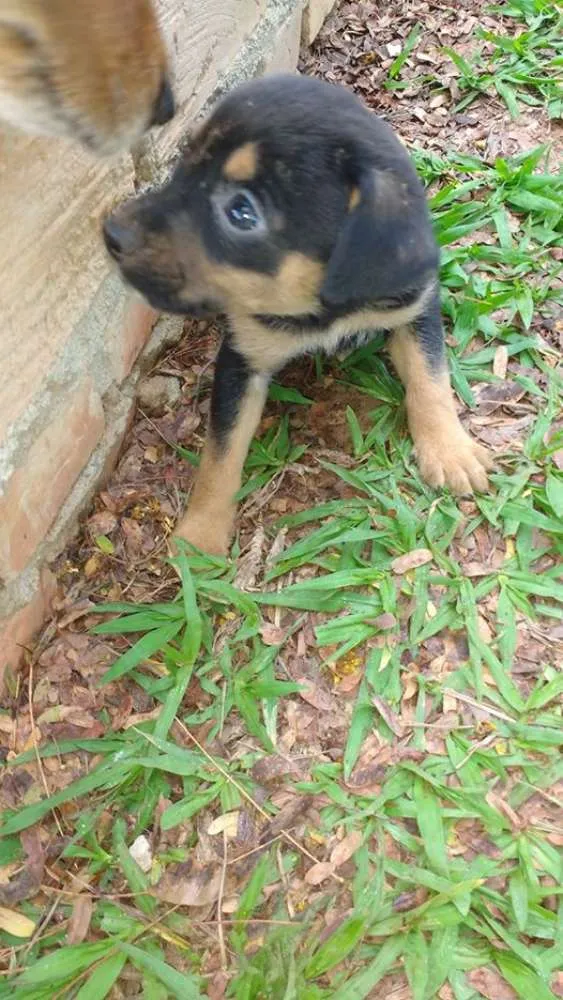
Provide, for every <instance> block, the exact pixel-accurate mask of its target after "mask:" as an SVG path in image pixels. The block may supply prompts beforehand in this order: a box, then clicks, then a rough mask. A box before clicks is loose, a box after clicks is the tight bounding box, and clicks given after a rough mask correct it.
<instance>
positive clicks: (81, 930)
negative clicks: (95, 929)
mask: <svg viewBox="0 0 563 1000" xmlns="http://www.w3.org/2000/svg"><path fill="white" fill-rule="evenodd" d="M93 905H94V902H93V899H92V897H91V896H90V895H89V894H88V893H85V892H81V893H80V894H79V895H78V896H76V898H75V900H74V903H73V906H72V913H71V916H70V920H69V924H68V931H67V935H66V939H67V943H68V944H81V943H82V941H84V939H85V938H86V935H87V933H88V930H89V928H90V921H91V919H92V910H93Z"/></svg>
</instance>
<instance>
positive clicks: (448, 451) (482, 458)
mask: <svg viewBox="0 0 563 1000" xmlns="http://www.w3.org/2000/svg"><path fill="white" fill-rule="evenodd" d="M415 450H416V457H417V461H418V467H419V469H420V474H421V476H422V478H423V479H425V480H426V482H427V483H428V484H429V485H430V486H434V487H440V486H448V487H449V488H450V489H451V491H452V493H457V494H458V496H463V495H464V494H468V493H473V491H474V490H486V489H487V486H488V477H487V470H489V469H491V468H492V465H493V461H492V457H491V455H490V453H489V452H488V451H487V449H486V448H483V447H482V446H481V445H480V444H477V443H476V442H475V441H473V440H472V439H471V438H470V437H469V434H467V433H466V432H465V431H464V429H463V427H462V426H461V424H458V425H457V426H456V427H455V428H450V429H449V430H448V432H447V433H444V432H443V431H442V432H441V433H436V434H434V435H425V436H424V437H422V438H419V439H418V440H417V441H416V442H415Z"/></svg>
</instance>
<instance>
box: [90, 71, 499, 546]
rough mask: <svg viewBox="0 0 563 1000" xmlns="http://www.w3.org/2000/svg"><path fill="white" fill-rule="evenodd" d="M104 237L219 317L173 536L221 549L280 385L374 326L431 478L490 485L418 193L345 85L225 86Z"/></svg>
mask: <svg viewBox="0 0 563 1000" xmlns="http://www.w3.org/2000/svg"><path fill="white" fill-rule="evenodd" d="M105 239H106V244H107V247H108V249H109V252H110V253H111V254H112V256H113V257H114V258H115V259H116V260H117V261H118V263H119V265H120V268H121V271H122V273H123V275H124V277H125V278H126V280H127V281H128V282H130V283H131V284H132V285H134V286H135V288H137V289H138V290H139V291H141V292H142V293H143V294H144V295H145V296H146V298H147V299H148V300H149V302H151V303H152V304H153V305H154V306H155V307H156V308H159V309H163V310H167V311H169V312H177V313H193V312H196V311H198V310H199V309H201V307H204V308H206V309H211V310H215V311H218V312H222V313H225V314H226V316H227V320H228V331H227V333H226V334H225V338H224V341H223V344H222V346H221V348H220V350H219V354H218V357H217V364H216V371H215V381H214V385H213V394H212V401H211V416H210V426H209V430H208V438H207V442H206V444H205V448H204V452H203V455H202V459H201V464H200V468H199V472H198V476H197V480H196V483H195V486H194V489H193V492H192V496H191V500H190V504H189V508H188V511H187V514H186V515H185V517H184V518H183V519H182V521H181V522H180V524H179V525H178V529H177V534H178V535H179V536H180V537H182V538H185V539H187V540H188V541H190V542H192V543H193V544H194V545H197V546H198V547H199V548H201V549H203V550H205V551H208V552H212V553H224V552H225V551H226V550H227V547H228V544H229V539H230V536H231V532H232V528H233V520H234V514H235V504H234V498H235V494H236V492H237V491H238V489H239V488H240V484H241V473H242V468H243V463H244V460H245V457H246V455H247V451H248V447H249V445H250V442H251V439H252V437H253V435H254V433H255V430H256V427H257V425H258V422H259V420H260V415H261V413H262V408H263V406H264V402H265V399H266V394H267V391H268V383H269V381H270V379H271V377H272V375H273V374H274V373H275V372H277V371H278V370H279V369H280V368H282V367H283V366H284V365H285V364H286V362H288V361H289V360H290V359H291V358H294V357H296V356H297V355H301V354H305V353H306V352H310V351H314V350H319V349H321V350H324V351H327V352H332V351H335V350H336V349H337V348H339V347H340V346H342V345H343V344H344V343H350V342H352V343H353V342H354V340H359V339H365V338H366V337H369V335H370V334H372V333H374V332H375V331H376V330H382V329H383V330H386V331H388V333H389V337H388V347H389V352H390V355H391V358H392V360H393V363H394V365H395V368H396V369H397V372H398V374H399V376H400V378H401V380H402V381H403V383H404V385H405V389H406V406H407V413H408V422H409V427H410V431H411V434H412V437H413V439H414V444H415V448H416V454H417V458H418V464H419V466H420V470H421V473H422V475H423V477H424V478H425V479H426V480H427V482H428V483H430V484H431V485H432V486H448V487H450V488H451V489H452V490H454V491H455V492H456V493H468V492H471V490H472V489H473V488H477V489H484V488H485V487H486V485H487V476H486V472H485V470H486V468H487V466H488V465H489V460H488V455H487V453H486V452H485V450H484V449H483V448H481V447H480V446H479V445H477V444H475V443H474V442H473V441H472V440H471V438H470V437H468V435H467V434H466V433H465V431H464V430H463V428H462V426H461V424H460V422H459V420H458V417H457V413H456V408H455V404H454V399H453V394H452V390H451V387H450V381H449V377H448V372H447V365H446V361H445V357H444V340H443V333H442V326H441V320H440V298H439V288H438V250H437V246H436V243H435V240H434V236H433V233H432V228H431V223H430V220H429V215H428V210H427V206H426V199H425V194H424V190H423V188H422V185H421V183H420V181H419V179H418V177H417V175H416V173H415V170H414V168H413V165H412V163H411V161H410V159H409V157H408V155H407V153H406V152H405V150H404V149H403V147H402V145H401V143H400V142H399V140H398V139H397V138H396V137H395V136H394V134H393V132H392V131H391V129H390V128H389V127H388V126H387V125H386V124H385V123H384V122H382V121H381V120H380V119H378V118H377V117H376V116H375V115H374V114H373V113H371V112H370V111H368V110H367V109H366V108H365V107H364V106H363V105H362V104H361V103H360V102H359V101H358V100H357V99H356V98H355V97H354V96H353V95H352V94H351V93H350V92H349V91H347V90H345V89H342V88H339V87H334V86H331V85H329V84H326V83H321V82H320V81H318V80H313V79H308V78H304V77H298V76H289V75H288V76H271V77H267V78H265V79H261V80H257V81H253V82H251V83H249V84H246V85H244V86H243V87H241V88H239V89H238V90H236V91H234V92H233V93H232V94H230V95H229V96H228V97H227V98H226V99H224V100H223V101H222V103H221V104H220V105H219V106H218V108H217V109H216V111H215V112H214V113H213V115H212V116H211V118H210V119H209V120H208V121H207V122H206V124H205V125H204V126H203V128H202V129H201V131H200V132H199V134H198V135H197V136H196V138H195V140H194V142H193V143H192V145H191V148H189V149H188V150H187V151H186V152H185V153H184V155H183V157H182V159H181V162H180V163H179V165H178V167H177V169H176V172H175V174H174V175H173V177H172V180H171V181H170V182H169V184H168V185H167V186H166V187H165V188H164V189H163V190H160V191H158V192H156V193H154V194H150V195H148V196H145V197H141V198H137V199H135V200H133V201H130V202H128V203H126V204H124V205H122V206H121V207H120V208H119V209H118V210H117V211H116V212H115V213H114V214H113V215H112V216H111V217H110V218H109V219H108V220H107V222H106V224H105Z"/></svg>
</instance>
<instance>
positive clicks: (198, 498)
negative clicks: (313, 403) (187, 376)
mask: <svg viewBox="0 0 563 1000" xmlns="http://www.w3.org/2000/svg"><path fill="white" fill-rule="evenodd" d="M267 393H268V379H267V378H264V377H262V376H259V375H255V376H253V377H252V378H251V379H250V381H249V383H248V387H247V391H246V394H245V397H244V399H243V401H242V404H241V407H240V409H239V413H238V416H237V420H236V423H235V425H234V427H233V428H232V430H231V432H230V434H229V439H228V441H227V443H226V445H225V446H223V447H220V446H219V445H218V444H217V442H216V441H215V440H214V438H213V435H212V434H211V433H208V436H207V440H206V442H205V445H204V448H203V452H202V456H201V462H200V466H199V469H198V472H197V476H196V480H195V484H194V488H193V490H192V495H191V497H190V501H189V505H188V510H187V513H186V514H185V516H184V517H183V518H182V520H181V521H180V522H179V524H178V527H177V528H176V532H175V534H176V535H178V536H179V537H180V538H184V539H185V540H186V541H188V542H191V544H192V545H196V546H197V548H198V549H202V550H203V551H204V552H209V553H210V554H212V555H225V554H226V553H227V551H228V545H229V540H230V537H231V534H232V530H233V523H234V518H235V496H236V493H237V492H238V490H239V489H240V485H241V481H242V471H243V467H244V462H245V459H246V456H247V454H248V449H249V447H250V443H251V441H252V438H253V437H254V434H255V433H256V428H257V427H258V424H259V422H260V417H261V415H262V410H263V409H264V403H265V402H266V396H267Z"/></svg>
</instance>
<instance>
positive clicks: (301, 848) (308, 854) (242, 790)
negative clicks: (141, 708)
mask: <svg viewBox="0 0 563 1000" xmlns="http://www.w3.org/2000/svg"><path fill="white" fill-rule="evenodd" d="M176 722H177V723H178V725H179V726H180V728H181V729H182V730H183V732H184V733H185V734H186V736H187V737H188V738H189V739H190V740H191V741H192V743H195V745H196V747H197V748H198V750H199V751H200V752H201V753H202V754H203V756H204V757H206V758H207V760H208V761H209V762H210V763H211V764H212V765H213V767H215V768H216V769H217V771H219V773H220V774H222V775H223V777H224V778H226V780H227V781H229V782H230V783H231V784H232V785H233V787H234V788H236V790H237V792H238V793H239V795H242V797H243V798H244V799H246V801H247V802H250V804H251V805H252V806H253V807H254V809H256V812H258V813H260V815H261V816H262V817H263V818H264V819H266V820H268V822H270V820H271V816H269V815H268V813H267V812H266V810H265V809H262V806H259V805H258V803H257V802H255V800H254V799H253V798H252V796H251V795H249V794H248V792H247V791H246V789H245V788H243V786H242V785H240V784H239V783H238V781H236V780H235V778H233V777H232V776H231V775H230V774H229V772H228V771H226V770H225V768H224V767H221V765H220V764H219V763H218V762H217V761H216V760H215V758H214V757H212V756H211V754H210V753H208V752H207V750H206V749H205V747H204V746H202V744H201V743H200V742H199V740H198V739H196V737H195V736H194V735H193V734H192V733H190V731H189V729H188V728H187V726H185V725H184V723H183V722H182V721H181V719H179V718H178V717H177V716H176ZM139 732H141V731H140V730H139ZM141 735H142V736H144V737H145V738H146V736H147V734H146V733H141ZM280 834H281V836H282V837H285V838H286V840H288V841H289V843H290V844H292V846H293V847H295V848H296V849H297V850H298V851H299V852H300V853H301V854H304V855H305V857H306V858H308V859H309V861H312V862H313V864H315V865H317V864H318V863H319V862H318V859H317V858H316V857H315V855H314V854H311V852H310V851H308V850H307V848H306V847H304V846H303V844H300V843H299V841H298V840H296V839H295V837H292V836H291V834H290V833H289V832H288V831H287V830H280ZM331 878H333V879H335V881H336V882H344V879H343V878H341V876H340V875H337V874H336V873H335V872H332V873H331Z"/></svg>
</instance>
